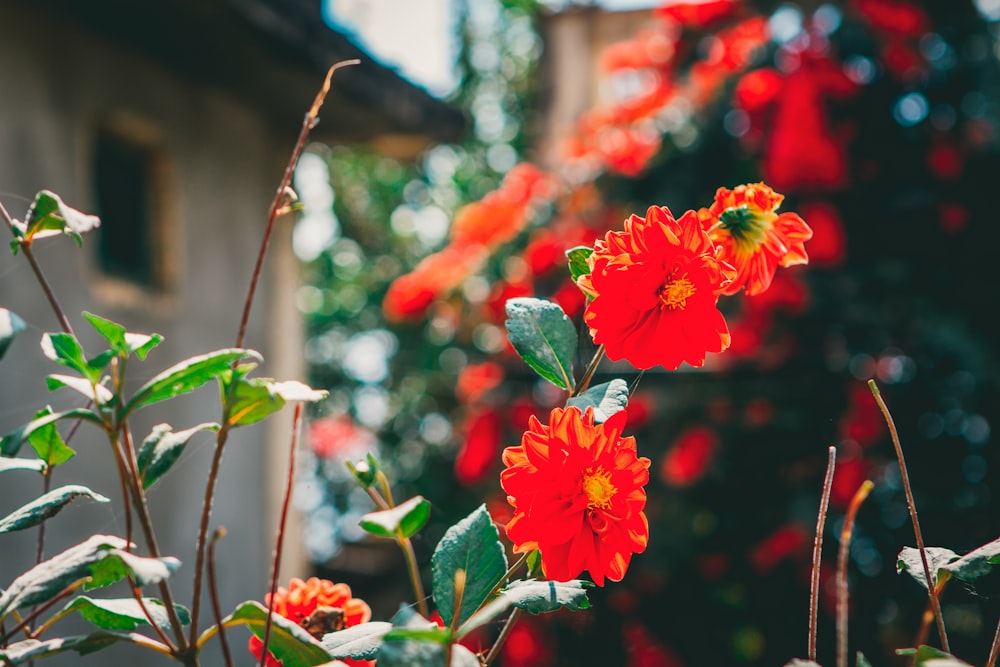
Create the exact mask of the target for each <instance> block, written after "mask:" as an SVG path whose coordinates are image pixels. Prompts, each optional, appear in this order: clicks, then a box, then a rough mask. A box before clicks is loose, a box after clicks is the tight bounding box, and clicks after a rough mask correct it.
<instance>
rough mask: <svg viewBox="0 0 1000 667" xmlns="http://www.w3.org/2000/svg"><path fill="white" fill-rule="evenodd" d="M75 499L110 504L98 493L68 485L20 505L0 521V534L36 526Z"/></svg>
mask: <svg viewBox="0 0 1000 667" xmlns="http://www.w3.org/2000/svg"><path fill="white" fill-rule="evenodd" d="M77 498H90V499H91V500H94V501H96V502H99V503H107V502H111V501H110V500H109V499H108V498H105V497H104V496H102V495H101V494H99V493H95V492H93V491H91V490H90V489H88V488H87V487H85V486H79V485H75V484H70V485H67V486H61V487H59V488H58V489H52V490H51V491H49V492H48V493H46V494H44V495H42V496H40V497H38V498H36V499H35V500H32V501H31V502H30V503H27V504H26V505H22V506H21V507H19V508H17V509H16V510H14V511H13V512H11V513H10V514H8V515H7V516H5V517H3V518H2V519H0V533H10V532H13V531H15V530H24V529H25V528H31V527H32V526H37V525H38V524H40V523H42V522H43V521H45V520H46V519H49V518H51V517H53V516H55V515H56V514H58V513H59V512H60V511H62V509H63V508H64V507H66V505H68V504H69V503H71V502H73V501H74V500H76V499H77Z"/></svg>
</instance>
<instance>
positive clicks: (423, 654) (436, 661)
mask: <svg viewBox="0 0 1000 667" xmlns="http://www.w3.org/2000/svg"><path fill="white" fill-rule="evenodd" d="M392 625H393V629H392V630H391V631H390V632H388V633H386V635H385V637H384V641H383V643H382V646H381V647H380V648H379V651H378V664H379V667H441V665H442V664H444V661H445V654H446V651H447V648H446V647H447V643H448V631H447V629H445V628H439V627H438V626H437V625H436V624H435V623H433V622H431V621H428V620H427V619H426V618H424V617H422V616H421V615H420V614H418V613H416V612H415V611H412V610H410V609H408V608H406V607H404V608H402V609H400V611H399V613H397V614H396V616H395V617H394V618H393V624H392ZM479 665H480V663H479V660H478V659H477V658H476V656H475V654H474V653H472V652H471V651H470V650H469V649H467V648H465V647H464V646H462V645H460V644H455V645H454V646H452V647H451V664H450V666H449V667H479Z"/></svg>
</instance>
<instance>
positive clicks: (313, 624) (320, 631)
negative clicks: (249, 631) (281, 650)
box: [247, 577, 375, 667]
mask: <svg viewBox="0 0 1000 667" xmlns="http://www.w3.org/2000/svg"><path fill="white" fill-rule="evenodd" d="M265 604H266V605H267V607H268V608H269V609H270V610H271V611H272V612H274V613H276V614H279V615H281V616H284V617H285V618H287V619H289V620H291V621H293V622H295V623H297V624H299V625H300V626H302V627H303V628H305V630H306V631H307V632H308V633H309V634H311V635H312V636H313V637H316V638H317V639H321V638H322V637H323V635H325V634H327V633H329V632H335V631H337V630H343V629H344V628H349V627H351V626H353V625H358V624H360V623H367V622H368V621H369V620H370V619H371V617H372V610H371V609H370V608H369V607H368V604H367V603H366V602H365V601H364V600H359V599H357V598H352V597H351V589H350V587H349V586H348V585H347V584H335V583H333V582H332V581H328V580H326V579H318V578H316V577H312V578H310V579H309V580H308V581H302V580H301V579H294V578H293V579H292V580H291V581H290V582H289V583H288V588H285V587H284V586H280V587H279V588H278V590H277V591H276V593H275V596H274V599H272V598H271V595H270V593H268V595H267V597H266V598H265ZM247 648H249V649H250V652H251V653H253V655H254V656H255V657H256V658H257V659H258V660H260V657H261V653H263V649H264V643H263V642H262V641H261V640H260V639H258V638H257V637H256V636H253V637H250V642H249V644H248V646H247ZM344 662H346V663H347V664H348V665H351V666H352V667H365V666H370V665H374V664H375V663H374V662H371V661H368V660H352V659H350V658H344ZM265 664H266V665H267V667H281V663H280V662H279V661H278V660H275V659H274V656H273V655H271V654H270V652H269V653H268V656H267V661H266V663H265Z"/></svg>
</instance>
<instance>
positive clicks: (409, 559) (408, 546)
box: [397, 537, 428, 618]
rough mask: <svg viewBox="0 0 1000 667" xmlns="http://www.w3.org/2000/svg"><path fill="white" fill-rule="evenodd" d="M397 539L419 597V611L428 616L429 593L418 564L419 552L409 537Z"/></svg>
mask: <svg viewBox="0 0 1000 667" xmlns="http://www.w3.org/2000/svg"><path fill="white" fill-rule="evenodd" d="M397 541H398V542H399V547H400V548H401V549H402V550H403V557H404V558H405V559H406V571H407V572H408V573H409V574H410V584H411V585H412V586H413V595H415V596H416V598H417V611H419V612H420V615H421V616H423V617H424V618H427V616H428V611H427V595H426V594H425V593H424V584H423V581H421V579H420V567H419V566H418V565H417V554H416V552H415V551H413V542H411V541H410V538H408V537H403V538H399V539H397Z"/></svg>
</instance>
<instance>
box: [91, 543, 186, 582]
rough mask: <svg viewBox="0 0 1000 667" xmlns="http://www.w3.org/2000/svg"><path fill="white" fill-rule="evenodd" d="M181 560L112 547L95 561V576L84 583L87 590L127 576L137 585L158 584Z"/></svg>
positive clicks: (168, 575)
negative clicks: (154, 556)
mask: <svg viewBox="0 0 1000 667" xmlns="http://www.w3.org/2000/svg"><path fill="white" fill-rule="evenodd" d="M180 566H181V562H180V561H179V560H177V559H176V558H173V557H171V556H164V557H160V558H148V557H145V556H136V555H135V554H133V553H131V552H129V551H125V550H124V549H122V548H115V549H110V550H109V551H108V553H107V554H106V555H105V556H104V557H102V558H101V559H100V560H98V561H97V562H96V563H94V566H93V568H92V570H93V576H92V577H91V579H90V581H88V582H87V583H86V584H85V585H84V589H85V590H90V589H92V588H100V587H102V586H109V585H111V584H113V583H115V582H116V581H121V580H122V579H124V578H125V577H131V579H132V581H134V582H135V584H136V585H137V586H146V585H148V584H158V583H160V582H161V581H163V580H165V579H167V578H168V577H170V575H172V574H173V573H174V572H176V571H177V568H179V567H180Z"/></svg>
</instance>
